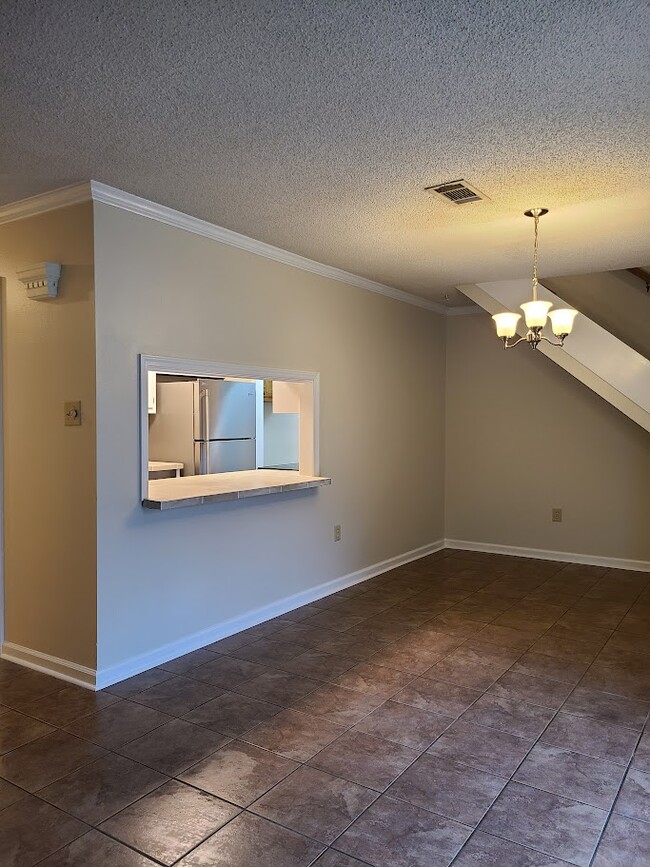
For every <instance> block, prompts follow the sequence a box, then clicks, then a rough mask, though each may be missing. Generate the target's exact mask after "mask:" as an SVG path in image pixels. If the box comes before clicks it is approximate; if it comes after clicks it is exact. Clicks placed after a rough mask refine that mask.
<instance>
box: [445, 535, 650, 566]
mask: <svg viewBox="0 0 650 867" xmlns="http://www.w3.org/2000/svg"><path fill="white" fill-rule="evenodd" d="M445 548H453V549H455V550H457V551H477V552H479V553H483V554H504V555H505V556H507V557H529V558H531V559H533V560H557V561H558V562H560V563H580V564H582V565H585V566H605V567H607V568H608V569H626V570H628V571H631V572H650V561H649V560H625V559H622V558H619V557H598V556H596V555H594V554H573V553H571V552H568V551H545V550H544V549H542V548H518V547H515V546H513V545H495V544H492V543H490V542H468V541H466V540H464V539H445Z"/></svg>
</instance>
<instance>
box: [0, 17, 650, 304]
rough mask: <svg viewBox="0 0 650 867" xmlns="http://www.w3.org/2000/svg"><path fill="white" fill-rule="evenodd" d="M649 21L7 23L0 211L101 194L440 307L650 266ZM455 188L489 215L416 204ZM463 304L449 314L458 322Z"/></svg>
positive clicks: (1, 53)
mask: <svg viewBox="0 0 650 867" xmlns="http://www.w3.org/2000/svg"><path fill="white" fill-rule="evenodd" d="M648 23H650V22H649V20H648V6H647V4H646V2H645V0H445V2H431V0H429V2H424V0H422V2H416V0H346V2H344V0H332V2H327V0H311V2H309V0H302V2H301V0H266V2H265V0H239V2H227V0H221V2H215V0H184V2H182V0H156V2H154V0H148V2H147V0H140V2H132V0H116V2H112V3H107V2H105V0H84V2H79V0H57V2H50V3H47V2H42V0H3V2H1V3H0V38H1V44H0V73H1V75H2V81H3V96H2V125H1V126H2V129H1V131H0V136H1V138H2V151H1V153H0V158H1V161H2V165H3V168H2V174H1V175H0V202H9V201H14V200H16V199H19V198H22V197H24V196H28V195H32V194H35V193H39V192H44V191H46V190H50V189H54V188H56V187H60V186H63V185H66V184H70V183H74V182H76V181H80V180H87V179H89V178H95V179H97V180H100V181H103V182H104V183H107V184H110V185H112V186H116V187H119V188H121V189H124V190H127V191H129V192H132V193H135V194H137V195H140V196H144V197H145V198H148V199H152V200H154V201H157V202H160V203H162V204H165V205H168V206H170V207H173V208H177V209H179V210H181V211H184V212H186V213H189V214H192V215H194V216H197V217H201V218H203V219H206V220H209V221H211V222H214V223H217V224H219V225H222V226H226V227H228V228H230V229H234V230H236V231H239V232H243V233H244V234H246V235H249V236H251V237H254V238H258V239H260V240H263V241H266V242H268V243H271V244H275V245H277V246H279V247H283V248H285V249H287V250H292V251H294V252H296V253H300V254H302V255H304V256H308V257H310V258H313V259H316V260H318V261H320V262H325V263H328V264H332V265H336V266H338V267H341V268H344V269H346V270H348V271H352V272H353V273H356V274H361V275H364V276H367V277H370V278H372V279H374V280H378V281H380V282H383V283H387V284H389V285H393V286H396V287H398V288H401V289H405V290H407V291H411V292H415V293H417V294H420V295H424V296H427V297H431V298H436V299H438V300H439V299H440V298H441V296H442V295H443V294H444V292H445V291H448V290H449V289H450V288H451V287H453V286H454V285H458V284H459V283H463V282H473V281H479V280H482V281H485V280H495V279H502V278H503V279H505V278H511V277H520V276H524V275H527V274H528V273H529V270H530V248H531V244H532V226H531V223H530V221H529V220H526V219H525V218H523V217H522V212H523V211H524V210H525V209H526V208H528V207H531V206H535V205H543V206H545V207H548V208H550V209H551V214H550V216H548V217H546V218H545V221H544V222H543V224H542V232H543V234H542V241H541V260H540V270H541V273H542V274H544V273H546V274H547V275H551V274H555V275H557V274H571V273H578V272H581V271H582V272H584V271H591V272H593V271H598V270H605V269H609V268H624V267H631V266H634V265H638V264H642V263H643V262H647V261H648V260H650V252H649V250H648V241H647V236H646V232H645V227H644V223H645V225H647V224H648V222H649V221H648V216H649V215H648V198H649V197H648V186H649V183H648V173H647V164H648V146H647V132H648V102H647V94H648V92H649V90H650V87H649V86H650V75H649V72H648V64H647V60H646V44H645V35H646V33H647V29H648ZM459 177H464V178H466V179H467V180H468V181H470V182H471V183H473V184H475V185H476V186H478V188H479V189H480V190H482V191H483V192H484V193H486V194H487V195H489V196H490V198H491V199H492V201H490V202H482V203H478V204H470V205H465V206H462V207H457V206H455V205H452V204H448V203H446V202H444V201H438V200H437V199H436V198H435V197H431V196H429V195H427V194H426V193H424V192H423V187H425V186H426V185H429V184H432V183H435V182H439V181H446V180H453V179H455V178H459ZM456 299H457V296H456V295H455V294H454V293H453V292H452V303H456Z"/></svg>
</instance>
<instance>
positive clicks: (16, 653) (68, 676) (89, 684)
mask: <svg viewBox="0 0 650 867" xmlns="http://www.w3.org/2000/svg"><path fill="white" fill-rule="evenodd" d="M0 656H2V658H3V659H8V660H9V661H10V662H16V663H18V664H19V665H24V666H26V667H27V668H33V669H34V670H35V671H42V672H43V673H44V674H51V675H53V676H54V677H58V678H60V679H61V680H65V681H67V682H68V683H74V684H76V685H77V686H83V687H86V689H95V669H94V668H86V666H85V665H78V664H77V663H76V662H70V661H69V660H68V659H60V658H59V657H58V656H50V655H49V654H47V653H41V652H40V651H39V650H31V648H29V647H21V645H20V644H12V643H11V642H10V641H5V642H3V644H2V653H1V654H0Z"/></svg>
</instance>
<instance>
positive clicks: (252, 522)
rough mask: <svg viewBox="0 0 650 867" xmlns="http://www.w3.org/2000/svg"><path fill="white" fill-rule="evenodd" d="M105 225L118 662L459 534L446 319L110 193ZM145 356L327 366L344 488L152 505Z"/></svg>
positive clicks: (104, 340) (107, 484) (102, 338)
mask: <svg viewBox="0 0 650 867" xmlns="http://www.w3.org/2000/svg"><path fill="white" fill-rule="evenodd" d="M95 230H96V243H95V247H96V250H95V252H96V262H95V265H96V294H97V297H96V305H97V382H98V407H97V425H98V431H97V436H98V455H97V462H98V571H99V581H98V642H99V667H100V669H106V668H107V667H110V666H115V665H118V664H120V663H124V662H125V661H127V660H129V659H131V658H133V657H134V656H136V655H138V654H147V653H149V652H151V651H153V650H156V649H157V648H159V647H161V646H164V645H167V644H168V643H170V642H174V641H179V640H181V639H184V638H185V637H187V636H190V635H192V634H193V633H196V632H199V631H201V630H207V629H210V628H212V627H215V626H217V625H218V624H220V623H223V622H225V621H227V620H229V619H230V618H234V617H239V616H243V615H245V614H246V613H247V612H251V611H253V610H255V609H256V608H259V607H261V606H265V605H270V604H273V603H275V602H278V601H280V600H282V599H285V598H287V597H289V596H291V595H293V594H296V593H300V592H302V591H306V590H309V588H312V587H316V586H317V585H319V584H321V583H324V582H327V581H331V580H333V579H336V578H338V577H341V576H344V575H347V574H349V573H351V572H355V571H356V570H359V569H362V568H365V567H368V566H371V565H372V564H375V563H379V562H381V561H383V560H385V559H386V558H390V557H394V556H397V555H400V554H402V553H404V552H407V551H409V550H412V549H416V548H418V547H420V546H424V545H427V544H430V543H432V542H435V541H437V540H440V539H441V538H442V536H443V506H444V457H443V445H444V442H443V441H444V320H443V319H442V318H441V317H439V316H438V315H435V314H433V313H429V312H427V311H425V310H423V309H420V308H417V307H413V306H410V305H407V304H404V303H401V302H397V301H393V300H391V299H389V298H386V297H384V296H381V295H375V294H372V293H370V292H367V291H365V290H362V289H358V288H355V287H352V286H349V285H346V284H343V283H339V282H337V281H335V280H330V279H327V278H324V277H321V276H318V275H315V274H311V273H308V272H305V271H302V270H298V269H295V268H291V267H289V266H287V265H284V264H281V263H278V262H274V261H271V260H269V259H266V258H262V257H260V256H257V255H254V254H252V253H247V252H244V251H242V250H238V249H235V248H233V247H229V246H226V245H224V244H221V243H218V242H215V241H212V240H209V239H206V238H202V237H199V236H197V235H194V234H190V233H188V232H185V231H182V230H179V229H175V228H172V227H169V226H165V225H162V224H161V223H157V222H154V221H152V220H148V219H146V218H143V217H140V216H136V215H133V214H130V213H127V212H125V211H121V210H117V209H115V208H112V207H110V206H108V205H104V204H96V205H95ZM138 353H145V354H151V355H165V356H172V357H179V358H190V359H191V358H194V359H205V360H208V361H231V362H234V363H242V364H251V365H257V366H260V367H275V368H289V369H297V370H312V371H318V372H319V373H320V377H321V378H320V393H321V406H320V410H321V414H320V418H321V424H320V456H321V462H320V469H321V471H322V472H323V473H325V474H327V475H330V476H331V477H332V479H333V482H332V485H331V487H329V488H324V489H320V490H318V491H312V492H303V493H295V494H291V495H278V496H271V497H260V498H256V499H255V500H254V501H251V500H249V501H241V502H238V503H237V502H235V503H224V504H217V505H213V506H209V507H200V508H188V509H181V510H177V511H175V512H174V511H172V512H167V513H156V512H147V511H145V510H143V509H142V508H141V506H140V503H139V490H138V485H139V476H138V462H139V455H138V413H137V406H138V395H137V376H138ZM334 524H341V525H342V527H343V540H342V542H340V543H335V542H334V541H333V528H334Z"/></svg>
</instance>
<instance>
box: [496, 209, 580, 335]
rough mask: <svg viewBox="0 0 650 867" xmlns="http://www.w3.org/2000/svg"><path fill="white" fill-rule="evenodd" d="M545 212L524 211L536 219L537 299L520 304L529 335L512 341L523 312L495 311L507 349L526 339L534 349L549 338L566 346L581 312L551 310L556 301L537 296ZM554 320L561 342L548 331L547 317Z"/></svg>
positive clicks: (555, 330)
mask: <svg viewBox="0 0 650 867" xmlns="http://www.w3.org/2000/svg"><path fill="white" fill-rule="evenodd" d="M544 214H548V208H531V209H530V210H529V211H524V216H526V217H532V218H533V219H534V220H535V247H534V252H533V300H532V301H527V302H526V303H525V304H521V305H520V307H521V309H522V310H523V311H524V318H525V320H526V326H527V328H528V331H527V332H526V336H525V337H520V338H519V339H518V340H515V342H514V343H509V342H508V341H509V340H510V338H511V337H514V336H515V334H516V333H517V323H518V322H519V320H520V319H521V313H495V314H494V316H493V317H492V319H494V321H495V323H496V327H497V337H500V338H501V340H503V348H504V349H511V348H512V347H513V346H517V344H518V343H521V342H522V340H525V341H526V343H528V345H529V346H530V348H531V349H537V346H538V344H539V343H541V341H542V340H545V341H546V342H547V343H550V344H551V346H564V340H565V338H566V337H567V336H568V335H569V334H571V330H572V328H573V320H574V319H575V317H576V316H577V314H578V311H577V310H570V309H569V308H568V307H565V308H561V309H558V310H551V309H550V308H551V307H552V306H553V304H552V303H551V302H550V301H538V299H537V282H538V281H537V248H538V235H539V218H540V217H543V216H544ZM547 319H550V320H551V327H552V329H553V334H554V335H555V336H556V337H557V338H559V339H558V341H557V342H555V341H554V340H551V339H550V338H549V337H547V336H546V335H545V334H544V326H545V325H546V320H547Z"/></svg>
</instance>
